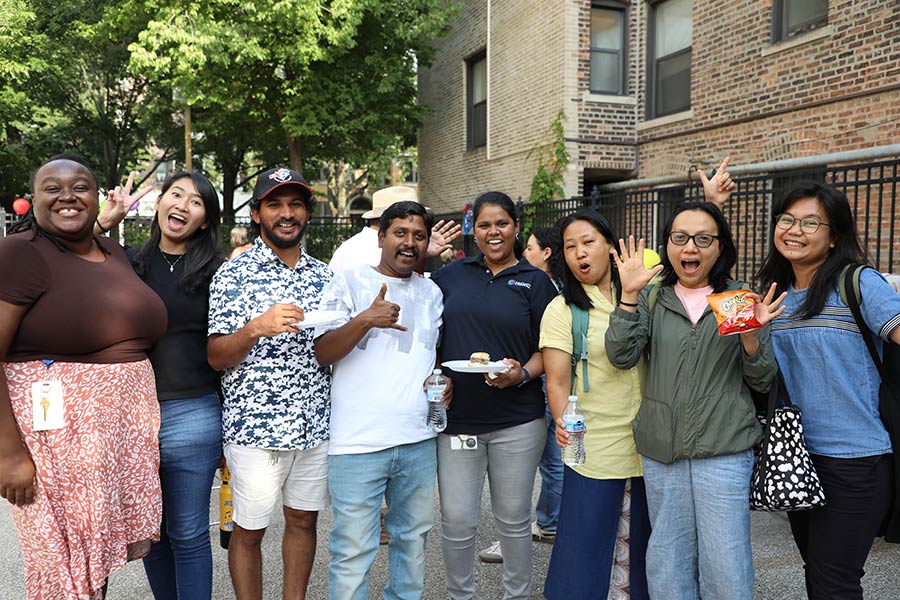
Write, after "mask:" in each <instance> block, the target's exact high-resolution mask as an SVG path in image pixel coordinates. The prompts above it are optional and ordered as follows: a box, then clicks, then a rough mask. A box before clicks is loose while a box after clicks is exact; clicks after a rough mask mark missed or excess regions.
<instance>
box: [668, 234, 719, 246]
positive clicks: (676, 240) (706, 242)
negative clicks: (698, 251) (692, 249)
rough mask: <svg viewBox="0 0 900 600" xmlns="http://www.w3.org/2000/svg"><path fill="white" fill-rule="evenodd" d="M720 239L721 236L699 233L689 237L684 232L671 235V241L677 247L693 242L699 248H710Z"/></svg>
mask: <svg viewBox="0 0 900 600" xmlns="http://www.w3.org/2000/svg"><path fill="white" fill-rule="evenodd" d="M717 239H719V236H717V235H713V234H711V233H697V234H694V235H688V234H686V233H685V232H683V231H673V232H672V233H670V234H669V241H670V242H672V243H673V244H675V245H676V246H685V245H687V243H688V241H693V242H694V245H695V246H697V247H698V248H709V247H710V246H712V243H713V242H714V241H716V240H717Z"/></svg>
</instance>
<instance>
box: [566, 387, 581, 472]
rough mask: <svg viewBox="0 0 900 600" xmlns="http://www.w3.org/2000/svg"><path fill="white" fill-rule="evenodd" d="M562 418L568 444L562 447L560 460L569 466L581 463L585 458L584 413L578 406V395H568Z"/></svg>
mask: <svg viewBox="0 0 900 600" xmlns="http://www.w3.org/2000/svg"><path fill="white" fill-rule="evenodd" d="M562 420H563V423H564V424H565V426H566V432H568V434H569V445H568V446H566V447H565V448H563V449H562V461H563V463H564V464H565V465H567V466H570V467H577V466H580V465H583V464H584V461H585V459H586V458H587V456H586V455H585V451H584V414H583V413H582V412H581V409H580V408H578V396H569V403H568V404H567V405H566V409H565V410H564V411H563V414H562Z"/></svg>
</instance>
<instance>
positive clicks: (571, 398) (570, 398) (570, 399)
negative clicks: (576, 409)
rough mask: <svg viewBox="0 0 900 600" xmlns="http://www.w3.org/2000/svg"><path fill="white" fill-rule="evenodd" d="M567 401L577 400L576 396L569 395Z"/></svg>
mask: <svg viewBox="0 0 900 600" xmlns="http://www.w3.org/2000/svg"><path fill="white" fill-rule="evenodd" d="M569 402H578V396H569Z"/></svg>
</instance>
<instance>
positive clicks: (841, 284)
mask: <svg viewBox="0 0 900 600" xmlns="http://www.w3.org/2000/svg"><path fill="white" fill-rule="evenodd" d="M853 268H854V267H853V265H847V266H846V267H844V268H843V269H842V270H841V276H840V277H839V278H838V290H839V291H840V293H841V302H843V303H844V304H845V305H846V306H850V302H848V301H847V299H848V298H849V297H850V296H848V295H847V285H848V282H847V271H848V270H850V269H853ZM865 268H866V266H865V265H857V266H856V268H855V269H854V270H853V279H852V283H850V284H849V285H852V286H853V297H854V298H856V303H857V304H862V293H861V292H860V291H859V276H860V275H861V274H862V272H863V269H865Z"/></svg>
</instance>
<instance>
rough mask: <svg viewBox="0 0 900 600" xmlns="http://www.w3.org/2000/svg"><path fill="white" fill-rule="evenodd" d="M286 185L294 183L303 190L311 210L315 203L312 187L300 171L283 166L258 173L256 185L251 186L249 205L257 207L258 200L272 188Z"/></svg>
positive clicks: (269, 192)
mask: <svg viewBox="0 0 900 600" xmlns="http://www.w3.org/2000/svg"><path fill="white" fill-rule="evenodd" d="M286 185H294V186H297V187H299V188H300V189H301V190H303V193H304V200H305V201H306V208H307V210H309V211H310V212H312V207H313V204H314V203H315V201H314V199H313V195H312V189H311V188H310V187H309V185H308V184H307V183H306V180H305V179H303V176H302V175H301V174H300V173H298V172H297V171H292V170H291V169H286V168H284V167H277V168H275V169H269V170H268V171H264V172H262V173H260V175H259V177H258V178H257V180H256V185H255V186H253V198H251V200H250V206H251V207H252V208H258V207H259V201H260V200H262V199H264V198H265V197H266V196H268V195H269V194H271V193H272V191H273V190H277V189H278V188H280V187H284V186H286Z"/></svg>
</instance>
